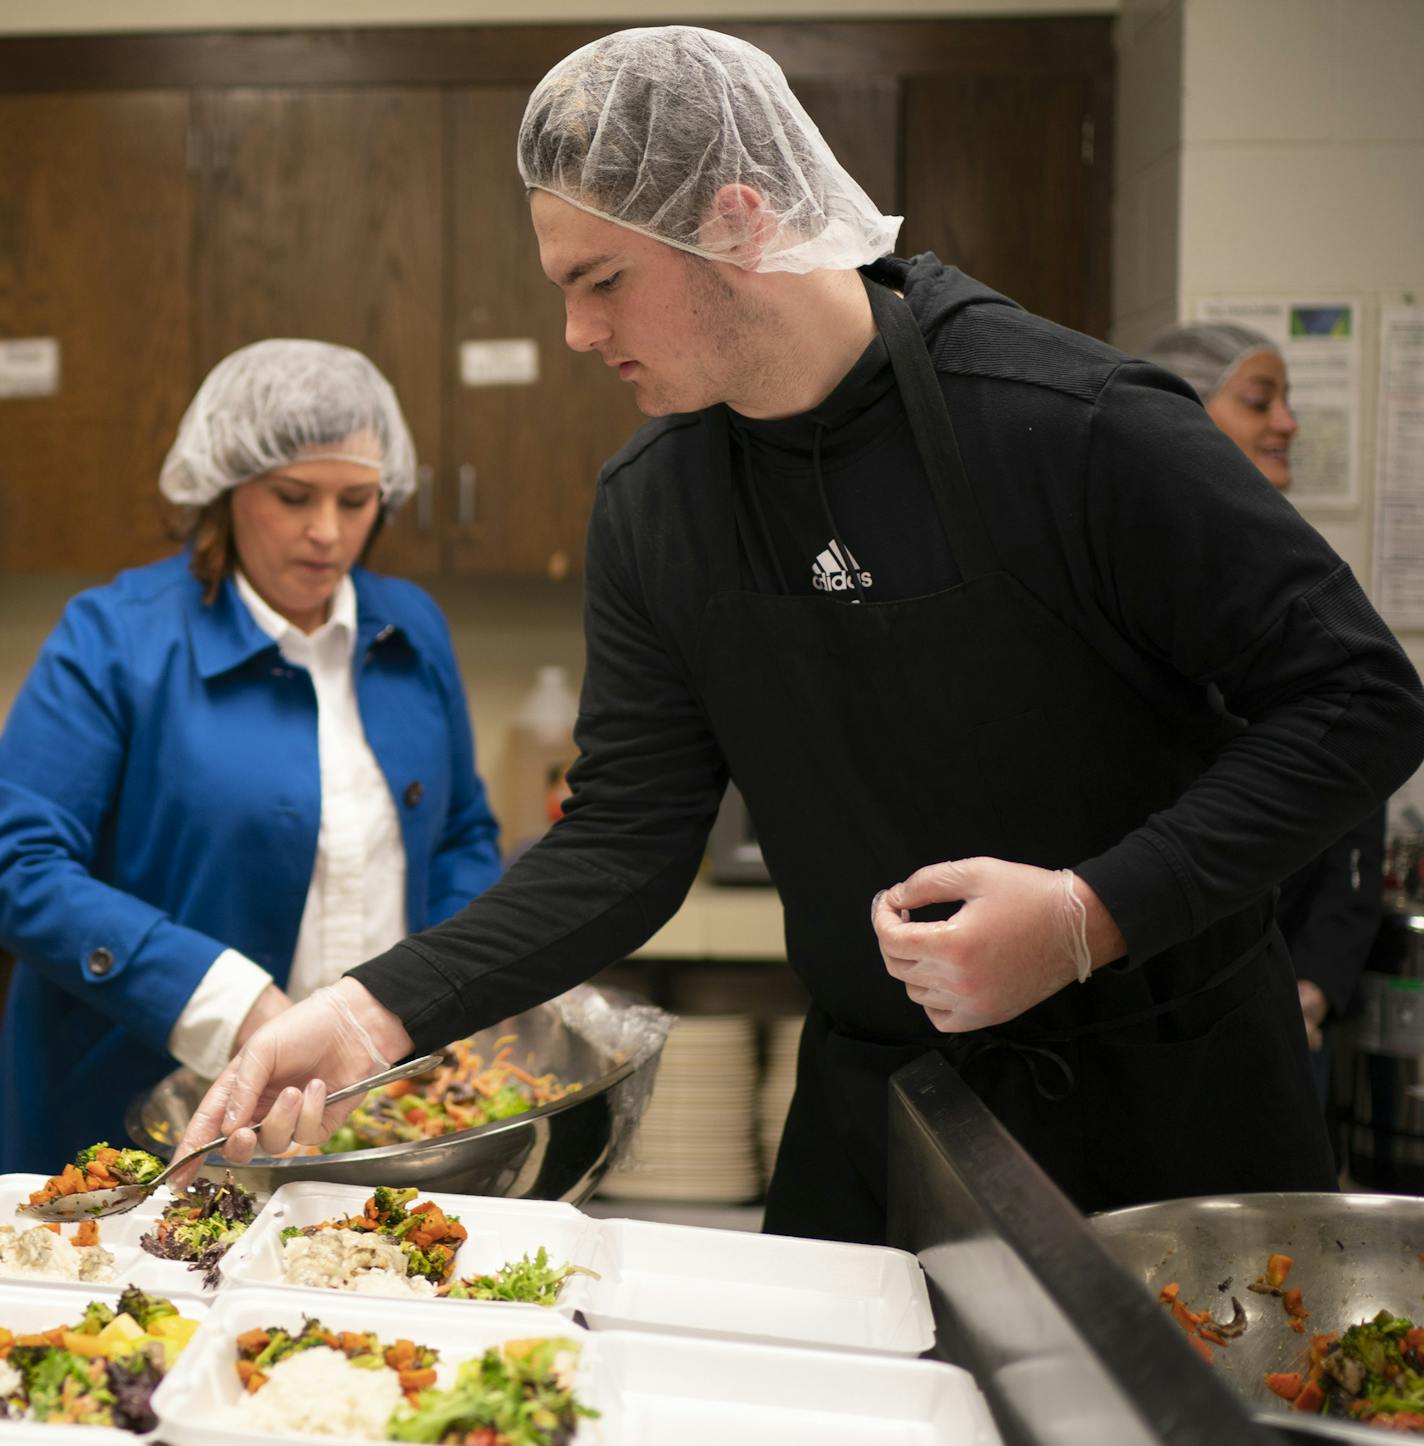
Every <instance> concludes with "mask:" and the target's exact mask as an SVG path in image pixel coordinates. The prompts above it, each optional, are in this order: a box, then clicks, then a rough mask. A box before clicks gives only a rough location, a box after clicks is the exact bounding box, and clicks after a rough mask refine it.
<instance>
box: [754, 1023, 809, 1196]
mask: <svg viewBox="0 0 1424 1446" xmlns="http://www.w3.org/2000/svg"><path fill="white" fill-rule="evenodd" d="M804 1022H805V1021H804V1020H803V1019H802V1017H801V1016H800V1015H799V1014H797V1015H792V1016H791V1017H790V1018H787V1019H777V1020H773V1021H772V1024H771V1027H770V1029H769V1030H768V1031H767V1045H766V1072H765V1074H764V1075H763V1076H762V1081H761V1093H760V1095H759V1096H758V1097H757V1143H758V1144H759V1145H760V1147H761V1168H762V1179H763V1180H764V1181H769V1180H770V1179H771V1172H772V1169H773V1167H774V1166H775V1164H776V1151H777V1149H778V1147H779V1146H780V1144H781V1131H782V1127H783V1126H784V1125H785V1124H786V1112H787V1110H789V1109H790V1108H791V1096H792V1094H793V1093H794V1092H795V1089H796V1050H797V1048H798V1046H799V1045H800V1043H801V1026H802V1024H803V1023H804Z"/></svg>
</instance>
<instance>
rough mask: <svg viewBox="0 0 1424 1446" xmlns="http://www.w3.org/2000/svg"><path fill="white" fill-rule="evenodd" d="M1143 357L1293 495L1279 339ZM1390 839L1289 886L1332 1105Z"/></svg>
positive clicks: (1300, 972)
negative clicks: (1333, 1031) (1335, 1066)
mask: <svg viewBox="0 0 1424 1446" xmlns="http://www.w3.org/2000/svg"><path fill="white" fill-rule="evenodd" d="M1143 355H1144V357H1145V358H1146V360H1148V361H1150V362H1155V363H1156V364H1157V365H1158V366H1160V367H1165V368H1166V369H1167V370H1168V371H1172V372H1176V374H1177V375H1178V376H1180V377H1182V378H1183V379H1184V380H1186V381H1187V382H1189V383H1191V385H1192V386H1193V387H1194V388H1195V389H1196V393H1197V395H1198V396H1199V397H1200V398H1201V400H1202V404H1203V405H1204V406H1205V407H1206V411H1207V415H1208V416H1209V417H1210V418H1211V419H1212V421H1214V422H1215V423H1216V425H1217V426H1218V427H1220V428H1221V430H1222V431H1223V432H1225V433H1226V435H1227V436H1228V437H1230V438H1231V440H1232V441H1233V442H1235V443H1236V445H1237V446H1238V447H1240V448H1241V450H1242V451H1243V452H1244V453H1245V454H1246V455H1247V456H1248V457H1249V458H1250V459H1251V460H1252V461H1253V462H1254V463H1255V464H1256V467H1257V468H1258V469H1259V471H1260V472H1261V474H1262V476H1264V477H1265V479H1266V480H1267V481H1268V482H1269V483H1270V484H1271V485H1272V486H1273V487H1275V488H1277V489H1278V490H1279V491H1282V492H1284V491H1286V490H1287V489H1288V488H1289V487H1290V484H1291V461H1290V449H1291V443H1292V441H1293V440H1294V438H1295V434H1296V428H1297V425H1298V424H1297V422H1296V419H1295V413H1294V412H1292V411H1291V407H1290V380H1289V377H1288V376H1287V374H1286V364H1285V359H1284V358H1283V357H1282V356H1281V354H1280V351H1279V350H1278V349H1277V347H1276V345H1275V343H1274V342H1273V341H1271V339H1270V338H1269V337H1266V336H1263V335H1262V334H1261V333H1260V332H1258V331H1253V330H1251V329H1250V328H1249V327H1244V326H1235V325H1232V324H1230V323H1227V322H1199V323H1195V324H1189V325H1184V326H1173V327H1169V328H1168V329H1167V330H1166V331H1164V332H1162V333H1161V335H1159V336H1158V337H1156V338H1155V339H1154V340H1153V342H1152V343H1151V345H1150V346H1149V347H1148V348H1147V350H1146V352H1145V353H1144V354H1143ZM1384 831H1385V815H1384V810H1383V809H1381V810H1379V811H1378V812H1376V813H1373V814H1371V815H1370V816H1369V817H1368V818H1366V819H1364V820H1362V821H1361V822H1360V823H1359V824H1357V825H1356V826H1355V827H1354V828H1353V829H1351V830H1350V831H1349V832H1348V833H1346V834H1345V835H1344V836H1343V837H1341V838H1340V839H1338V840H1336V842H1335V843H1334V844H1333V845H1331V847H1330V848H1328V849H1327V850H1326V851H1325V852H1324V853H1323V854H1321V855H1320V857H1319V858H1317V859H1316V860H1315V861H1314V862H1313V863H1312V864H1310V865H1308V866H1307V867H1306V868H1304V869H1301V870H1300V871H1299V872H1298V873H1295V874H1292V875H1291V876H1290V878H1288V879H1286V880H1285V881H1284V882H1283V883H1282V884H1281V893H1280V899H1279V901H1278V902H1277V906H1276V918H1277V921H1278V922H1279V924H1280V927H1281V932H1282V933H1283V934H1284V935H1285V937H1286V942H1287V943H1288V944H1289V945H1290V952H1291V958H1292V959H1293V961H1294V962H1295V971H1296V987H1297V988H1298V990H1299V992H1300V1007H1301V1013H1302V1014H1303V1015H1304V1017H1305V1028H1306V1035H1307V1037H1308V1039H1309V1042H1310V1048H1311V1050H1312V1060H1313V1062H1314V1064H1315V1072H1316V1086H1317V1088H1318V1090H1319V1091H1320V1095H1321V1100H1322V1103H1324V1100H1325V1095H1326V1091H1327V1088H1328V1084H1329V1059H1328V1054H1327V1051H1326V1049H1325V1035H1324V1032H1323V1026H1324V1024H1325V1021H1326V1020H1327V1019H1328V1018H1332V1017H1334V1018H1338V1017H1339V1016H1341V1015H1343V1014H1344V1013H1345V1010H1346V1009H1347V1008H1348V1007H1349V1003H1350V998H1351V996H1352V995H1353V994H1354V992H1355V988H1356V986H1357V985H1358V983H1359V980H1360V974H1361V972H1362V971H1363V969H1364V967H1365V960H1366V959H1367V958H1368V956H1369V952H1370V946H1371V945H1372V944H1373V943H1374V939H1375V934H1376V933H1377V932H1378V929H1379V923H1380V916H1381V911H1382V905H1383V891H1384Z"/></svg>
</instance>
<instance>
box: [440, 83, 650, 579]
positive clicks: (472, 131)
mask: <svg viewBox="0 0 1424 1446" xmlns="http://www.w3.org/2000/svg"><path fill="white" fill-rule="evenodd" d="M528 96H529V89H528V87H527V86H523V85H520V86H507V87H506V86H481V87H478V88H474V89H468V90H460V91H456V92H455V93H454V94H453V95H452V96H451V97H450V106H451V137H452V145H451V172H452V177H453V179H452V182H451V185H452V189H453V224H452V227H451V238H452V239H451V252H450V258H449V262H450V272H451V286H452V297H453V302H452V307H451V314H452V316H453V319H454V326H455V330H454V336H453V337H452V338H451V359H452V368H453V370H454V372H455V376H454V380H453V382H452V390H451V403H450V408H451V416H450V435H451V438H452V441H451V449H450V457H449V462H450V467H451V468H452V469H453V472H454V477H455V485H456V491H455V498H454V519H453V520H454V526H453V528H452V529H451V531H450V541H451V546H450V551H449V554H448V556H449V558H450V565H451V568H452V569H453V570H454V571H455V572H457V573H480V574H484V575H504V576H533V577H553V578H559V577H562V576H564V575H565V574H567V573H571V572H575V571H578V570H579V569H581V568H582V566H583V545H584V535H585V532H586V530H587V523H588V514H589V509H590V507H591V506H592V502H593V493H594V485H595V482H596V480H597V477H598V470H599V468H600V467H601V466H602V465H603V463H604V462H605V461H607V459H608V458H609V457H611V456H612V455H613V453H614V452H616V451H617V450H618V448H619V447H621V446H622V445H623V443H624V442H625V441H627V439H628V438H629V437H630V436H631V435H632V434H633V432H634V431H636V430H637V428H638V427H639V426H640V425H641V423H642V421H643V417H642V414H641V413H640V412H639V411H638V409H637V407H636V406H635V404H634V402H633V399H632V393H631V390H630V389H629V388H628V387H626V386H624V385H623V384H622V383H621V382H619V380H618V378H617V376H616V375H615V374H614V373H613V372H612V371H610V370H608V369H607V368H606V367H604V366H602V365H601V364H600V363H599V360H598V358H597V357H595V356H585V355H579V354H576V353H574V352H572V351H570V350H569V348H568V347H567V346H566V345H565V344H564V305H563V298H562V296H561V295H560V293H559V292H558V290H557V289H556V288H555V287H554V286H553V285H552V284H551V283H550V282H549V280H548V279H547V278H546V277H545V275H544V273H543V271H542V270H541V269H540V266H539V252H538V247H537V245H536V243H535V238H534V228H533V225H532V224H531V223H530V220H529V202H528V199H527V197H526V196H525V193H524V186H523V183H522V182H521V181H520V179H519V174H518V172H517V170H516V169H515V163H514V147H515V140H516V138H517V136H518V133H519V121H520V118H521V117H522V116H523V114H524V105H525V102H526V101H527V99H528ZM505 340H523V341H525V342H526V343H528V342H532V343H533V346H534V348H535V351H536V354H537V357H538V379H537V381H534V382H533V383H529V384H518V385H515V384H494V385H481V386H467V385H465V384H464V383H463V382H462V381H461V380H460V376H459V367H458V362H457V359H456V358H457V354H458V349H459V347H460V346H461V345H462V344H463V343H466V342H476V343H478V342H487V341H505Z"/></svg>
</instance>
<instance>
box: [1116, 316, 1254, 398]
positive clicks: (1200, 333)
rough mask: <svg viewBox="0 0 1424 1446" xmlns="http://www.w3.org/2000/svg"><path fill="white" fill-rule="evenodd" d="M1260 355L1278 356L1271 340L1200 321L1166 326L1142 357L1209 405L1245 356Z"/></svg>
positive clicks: (1230, 326)
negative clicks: (1190, 388) (1174, 375)
mask: <svg viewBox="0 0 1424 1446" xmlns="http://www.w3.org/2000/svg"><path fill="white" fill-rule="evenodd" d="M1261 351H1268V352H1270V353H1271V354H1272V355H1273V356H1280V354H1281V353H1280V348H1279V347H1277V346H1276V344H1275V342H1273V341H1272V340H1271V339H1270V337H1268V336H1262V335H1261V333H1260V332H1259V331H1252V330H1251V328H1250V327H1249V326H1237V325H1235V324H1234V323H1233V322H1229V321H1199V322H1190V323H1187V324H1186V325H1183V326H1169V327H1168V328H1167V330H1166V331H1164V332H1161V333H1160V334H1159V335H1157V336H1155V337H1153V339H1152V341H1151V342H1150V344H1149V345H1148V347H1147V350H1146V351H1144V352H1143V353H1142V357H1143V360H1144V361H1150V362H1153V363H1154V364H1155V365H1157V366H1159V367H1162V368H1164V369H1165V370H1166V371H1169V372H1176V374H1177V375H1178V376H1179V377H1181V378H1182V380H1183V381H1185V382H1190V383H1191V385H1192V386H1193V387H1194V388H1195V389H1196V394H1197V396H1199V397H1200V398H1201V399H1202V401H1203V402H1209V401H1210V400H1211V399H1212V398H1213V397H1214V396H1215V395H1216V394H1217V392H1219V391H1220V390H1221V385H1222V383H1223V382H1224V381H1225V380H1226V379H1227V377H1229V376H1230V375H1231V373H1232V372H1234V371H1235V370H1236V368H1237V367H1238V366H1240V365H1241V363H1242V362H1243V361H1245V360H1246V358H1247V357H1248V356H1254V355H1255V354H1256V353H1257V352H1261Z"/></svg>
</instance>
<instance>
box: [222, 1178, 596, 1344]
mask: <svg viewBox="0 0 1424 1446" xmlns="http://www.w3.org/2000/svg"><path fill="white" fill-rule="evenodd" d="M371 1194H372V1190H371V1189H368V1188H367V1187H365V1186H363V1185H332V1184H325V1183H322V1182H320V1181H313V1180H303V1181H297V1182H295V1183H293V1184H290V1185H283V1186H281V1187H280V1188H279V1189H277V1190H276V1191H275V1192H274V1193H273V1195H272V1198H271V1199H270V1200H269V1201H268V1202H267V1205H266V1207H265V1208H264V1209H263V1211H262V1213H261V1215H260V1216H259V1217H258V1219H257V1220H256V1221H255V1222H254V1223H253V1224H252V1225H251V1226H249V1227H248V1230H247V1233H246V1234H245V1235H244V1236H243V1237H242V1239H241V1240H239V1241H238V1242H237V1243H236V1244H235V1245H234V1246H233V1247H232V1249H231V1250H229V1251H228V1253H227V1254H226V1255H225V1256H224V1257H223V1262H222V1273H223V1279H224V1281H225V1282H227V1283H230V1284H231V1285H232V1287H233V1288H238V1287H249V1286H266V1287H275V1288H277V1289H280V1290H284V1291H285V1290H301V1291H303V1292H307V1293H315V1294H318V1295H329V1294H352V1293H353V1292H335V1291H325V1290H322V1289H320V1288H319V1287H313V1286H290V1285H288V1284H287V1283H286V1282H285V1281H284V1280H283V1269H282V1265H283V1259H282V1251H283V1242H282V1231H283V1230H285V1229H287V1228H288V1227H289V1226H293V1225H316V1224H318V1223H319V1222H320V1221H323V1220H333V1219H336V1218H338V1217H341V1216H350V1215H359V1214H361V1212H362V1210H363V1209H364V1208H365V1205H366V1201H367V1200H369V1199H370V1198H371ZM424 1200H433V1201H434V1202H435V1203H436V1204H437V1205H438V1206H439V1207H440V1208H441V1210H443V1211H444V1212H445V1214H447V1215H454V1216H457V1217H458V1218H459V1221H460V1224H461V1225H463V1226H464V1227H465V1229H466V1230H467V1231H468V1232H469V1238H468V1239H467V1240H466V1241H465V1243H464V1244H463V1245H461V1246H460V1248H459V1250H457V1251H456V1252H455V1276H456V1278H464V1277H467V1276H471V1275H489V1274H492V1273H493V1272H494V1271H497V1270H498V1269H499V1268H500V1267H501V1266H503V1265H505V1264H507V1263H509V1262H512V1261H516V1260H518V1259H519V1257H520V1256H522V1255H529V1256H531V1257H532V1256H533V1255H534V1254H535V1253H536V1252H537V1251H538V1249H539V1247H540V1246H541V1245H542V1246H543V1247H544V1249H545V1250H546V1251H547V1252H548V1256H549V1263H550V1264H551V1265H554V1266H561V1265H565V1264H569V1263H572V1264H574V1265H588V1264H589V1263H590V1257H591V1256H592V1255H593V1253H594V1241H593V1235H594V1224H595V1222H593V1221H592V1220H590V1219H589V1218H588V1216H586V1215H584V1214H583V1212H582V1211H580V1210H576V1209H575V1208H574V1207H573V1206H572V1205H564V1204H561V1203H559V1202H558V1201H553V1200H506V1199H503V1198H501V1197H498V1196H484V1195H447V1194H445V1193H444V1192H442V1191H431V1192H427V1191H424V1190H422V1191H420V1192H419V1193H418V1194H417V1195H416V1198H415V1200H414V1201H413V1202H412V1203H413V1204H419V1203H420V1202H421V1201H424ZM589 1283H590V1282H589V1278H588V1277H587V1276H585V1275H572V1276H570V1277H569V1278H568V1279H567V1280H566V1281H565V1282H564V1284H563V1287H562V1289H561V1290H560V1292H559V1299H558V1302H557V1304H556V1305H555V1306H554V1307H553V1309H554V1310H555V1311H557V1312H558V1313H560V1314H562V1315H569V1316H571V1315H572V1314H573V1313H574V1311H576V1310H578V1309H579V1308H580V1307H581V1306H582V1305H583V1302H584V1299H585V1293H586V1289H587V1287H588V1285H589ZM382 1299H384V1300H389V1301H393V1302H394V1303H395V1304H397V1305H404V1304H405V1303H406V1300H405V1297H403V1296H392V1297H382ZM410 1300H411V1301H413V1302H415V1303H417V1304H428V1303H431V1298H430V1297H420V1296H411V1297H410ZM433 1303H434V1304H435V1305H437V1306H439V1307H440V1308H441V1309H443V1310H449V1309H451V1308H463V1307H468V1306H471V1305H495V1306H497V1307H498V1308H499V1309H500V1310H506V1311H507V1310H520V1311H525V1310H530V1311H536V1312H540V1313H543V1312H545V1311H546V1310H547V1309H548V1308H547V1307H544V1306H537V1305H519V1304H517V1303H514V1302H505V1301H465V1300H448V1299H444V1298H436V1299H434V1301H433Z"/></svg>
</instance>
